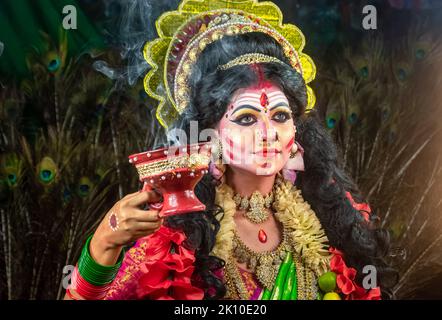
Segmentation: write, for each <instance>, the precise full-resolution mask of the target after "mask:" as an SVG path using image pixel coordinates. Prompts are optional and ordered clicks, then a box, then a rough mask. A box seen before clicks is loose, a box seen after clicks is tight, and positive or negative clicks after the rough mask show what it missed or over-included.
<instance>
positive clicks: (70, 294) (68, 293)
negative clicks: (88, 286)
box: [66, 288, 80, 300]
mask: <svg viewBox="0 0 442 320" xmlns="http://www.w3.org/2000/svg"><path fill="white" fill-rule="evenodd" d="M66 294H67V295H68V297H69V298H71V299H72V300H80V299H77V298H75V297H74V295H73V294H72V292H71V290H69V288H68V289H66Z"/></svg>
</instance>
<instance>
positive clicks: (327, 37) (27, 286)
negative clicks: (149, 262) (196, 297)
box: [0, 0, 442, 299]
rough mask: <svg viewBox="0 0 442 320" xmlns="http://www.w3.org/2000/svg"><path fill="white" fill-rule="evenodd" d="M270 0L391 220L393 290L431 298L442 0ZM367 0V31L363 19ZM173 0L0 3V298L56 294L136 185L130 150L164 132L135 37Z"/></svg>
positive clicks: (345, 153) (436, 257)
mask: <svg viewBox="0 0 442 320" xmlns="http://www.w3.org/2000/svg"><path fill="white" fill-rule="evenodd" d="M275 3H276V4H277V5H278V6H279V7H280V8H281V10H282V12H283V14H284V21H285V22H290V23H294V24H296V25H297V26H298V27H300V28H301V30H302V31H303V32H304V34H305V36H306V39H307V46H306V48H305V50H304V51H305V52H306V53H307V54H309V55H310V56H311V57H312V58H313V59H314V61H315V63H316V65H317V69H318V73H317V77H316V80H315V81H314V82H313V83H312V87H313V88H314V90H315V92H316V95H317V99H318V101H317V106H316V108H317V110H318V111H319V112H320V114H321V115H322V117H323V123H324V126H326V127H327V128H328V130H329V131H330V133H331V134H332V135H333V137H334V138H335V141H336V143H337V144H338V145H339V147H340V150H341V153H342V161H343V164H344V165H345V167H346V168H347V170H348V171H349V172H350V173H351V174H352V176H353V177H354V179H355V180H356V181H357V183H358V185H359V187H360V189H361V190H362V193H363V194H364V195H365V196H366V198H367V201H369V203H370V205H371V207H372V208H373V209H374V210H375V211H376V213H377V214H378V215H379V216H380V217H381V222H380V223H381V225H382V226H383V227H385V228H387V229H388V230H390V232H391V237H392V242H393V250H392V253H391V255H390V256H389V260H390V261H391V262H392V263H394V264H395V265H396V266H397V268H398V270H399V273H400V279H399V282H398V284H397V285H396V286H395V287H394V289H393V291H394V293H395V295H396V298H399V299H441V298H442V289H441V287H442V266H441V264H442V254H441V246H442V244H441V242H442V241H441V237H442V235H441V232H440V230H441V227H442V221H441V214H440V212H441V209H442V207H441V193H442V184H441V182H440V181H441V179H440V172H441V168H442V166H441V157H440V156H441V151H442V147H441V143H440V141H441V140H440V139H441V138H442V137H441V133H440V128H441V126H440V123H439V122H440V116H441V114H442V111H441V103H442V100H441V98H442V97H441V93H440V92H441V90H440V89H441V84H442V76H441V71H442V63H441V61H442V60H441V59H442V47H441V45H440V40H441V39H440V31H441V27H442V1H436V0H433V1H431V0H428V1H425V0H420V1H418V0H408V1H407V0H404V1H400V0H390V1H382V0H378V1H348V0H334V1H331V0H330V1H327V0H322V1H309V0H298V1H296V0H293V1H275ZM66 4H73V5H75V6H76V7H77V9H78V30H75V31H74V30H70V31H63V30H62V29H61V21H62V18H63V16H62V14H61V12H62V8H63V6H64V5H66ZM131 4H132V6H131ZM367 4H373V5H375V6H376V8H377V13H378V26H377V30H364V29H363V28H362V27H361V26H362V19H363V17H364V16H363V14H362V7H363V6H364V5H367ZM177 5H178V1H161V2H160V3H158V1H150V2H149V1H135V2H131V1H117V0H107V1H106V0H102V1H86V0H82V1H80V0H77V1H67V0H66V1H65V0H57V1H55V0H37V1H25V0H14V1H12V0H2V1H1V2H0V152H1V155H0V161H1V162H0V166H1V167H0V213H1V220H0V298H1V299H55V298H60V297H62V295H63V294H64V290H63V289H62V287H61V280H62V278H63V276H64V275H63V267H64V266H66V265H72V264H74V263H75V261H76V259H77V258H78V255H79V251H80V249H81V247H82V245H83V243H84V240H85V238H86V237H87V235H89V234H90V233H91V232H93V229H94V227H95V225H96V223H98V222H99V220H100V218H101V217H102V216H103V215H104V214H105V213H106V212H107V210H109V208H110V207H112V205H113V203H114V202H115V201H117V200H118V199H119V198H120V197H122V196H123V195H125V194H127V193H130V192H133V191H135V190H136V189H137V188H138V182H137V176H136V172H135V170H134V169H133V168H132V167H131V166H130V165H129V164H128V162H127V156H128V155H129V154H132V153H135V152H139V151H144V150H145V149H146V148H147V147H148V146H152V145H154V144H155V142H156V141H157V138H158V137H159V136H161V134H162V129H161V128H160V127H159V126H158V124H157V122H156V121H155V120H153V119H154V118H153V115H152V114H153V112H154V107H155V102H154V101H152V100H150V99H149V98H148V97H147V95H146V94H145V92H144V90H143V86H142V78H143V76H144V75H145V73H146V72H147V70H148V65H147V64H146V63H145V62H144V60H143V58H142V56H141V48H142V45H143V44H144V43H145V42H146V41H148V40H151V39H153V38H154V37H155V36H156V33H155V29H154V21H155V19H156V18H157V17H158V16H159V15H160V14H161V13H162V12H164V11H168V10H175V9H176V7H177ZM152 132H155V134H152Z"/></svg>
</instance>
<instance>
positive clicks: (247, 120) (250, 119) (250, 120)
mask: <svg viewBox="0 0 442 320" xmlns="http://www.w3.org/2000/svg"><path fill="white" fill-rule="evenodd" d="M233 122H235V123H237V124H240V125H243V126H250V125H252V124H254V123H255V122H256V118H255V117H254V116H252V115H250V114H245V115H243V116H239V117H238V118H236V119H235V120H233Z"/></svg>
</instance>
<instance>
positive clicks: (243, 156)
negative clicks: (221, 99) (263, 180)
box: [218, 82, 295, 175]
mask: <svg viewBox="0 0 442 320" xmlns="http://www.w3.org/2000/svg"><path fill="white" fill-rule="evenodd" d="M218 130H219V135H220V139H221V144H222V147H223V160H224V161H225V163H226V164H228V165H230V166H232V167H237V168H240V169H242V170H245V171H247V172H251V173H254V174H258V175H274V174H276V173H278V172H279V171H280V170H281V169H282V168H283V167H284V165H285V163H286V162H287V160H288V158H289V156H290V151H291V148H292V145H293V143H294V139H295V127H294V122H293V116H292V111H291V109H290V106H289V102H288V100H287V97H286V96H285V95H284V93H283V92H282V91H281V89H279V87H277V86H275V85H273V84H271V83H268V82H267V83H261V84H260V85H259V86H254V87H249V88H246V89H241V90H238V91H237V92H236V93H235V94H234V96H233V98H232V101H231V103H230V104H229V106H228V108H227V112H226V113H225V114H224V115H223V118H222V119H221V121H220V123H219V125H218Z"/></svg>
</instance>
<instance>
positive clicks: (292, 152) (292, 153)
mask: <svg viewBox="0 0 442 320" xmlns="http://www.w3.org/2000/svg"><path fill="white" fill-rule="evenodd" d="M297 153H298V145H297V144H296V142H295V143H293V145H292V150H291V152H290V158H294V157H295V156H296V154H297Z"/></svg>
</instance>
